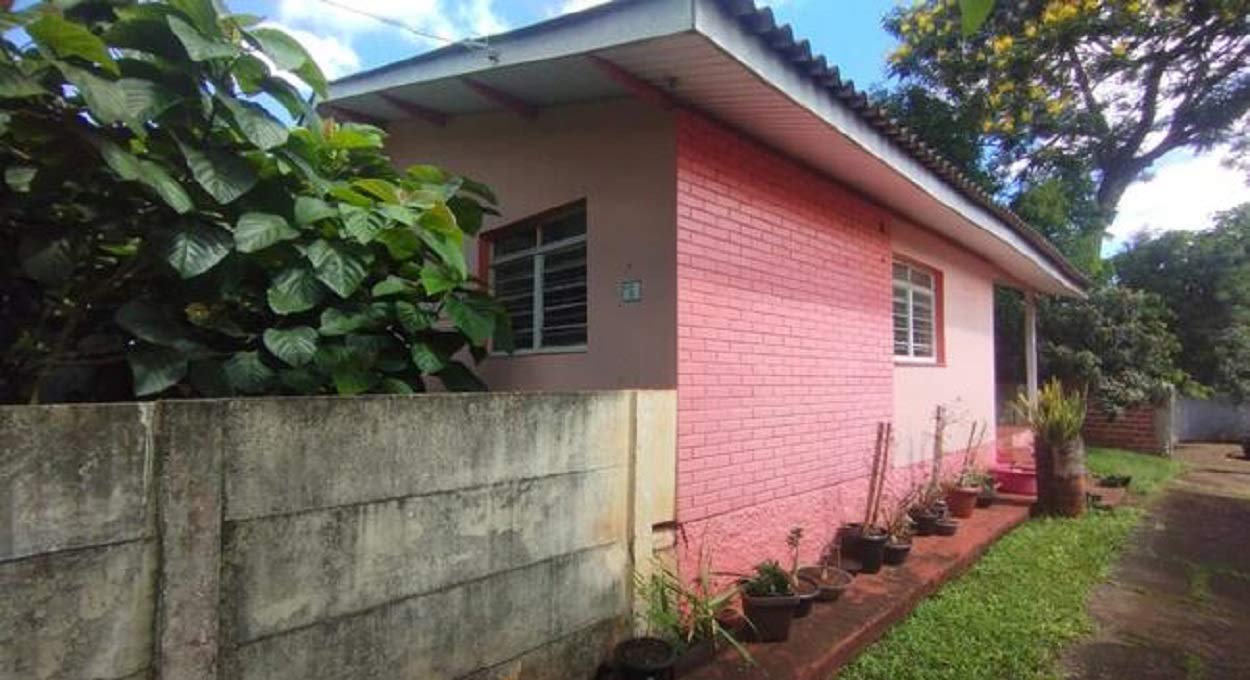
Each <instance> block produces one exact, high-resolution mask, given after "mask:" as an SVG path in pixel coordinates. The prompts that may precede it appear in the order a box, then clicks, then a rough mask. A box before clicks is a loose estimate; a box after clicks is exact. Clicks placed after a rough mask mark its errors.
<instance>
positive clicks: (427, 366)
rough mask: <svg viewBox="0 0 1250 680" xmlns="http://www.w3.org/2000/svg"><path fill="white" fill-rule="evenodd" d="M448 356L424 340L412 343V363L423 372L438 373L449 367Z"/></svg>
mask: <svg viewBox="0 0 1250 680" xmlns="http://www.w3.org/2000/svg"><path fill="white" fill-rule="evenodd" d="M447 361H448V358H447V357H445V356H443V355H442V354H441V353H439V351H438V350H436V349H435V348H434V347H432V346H430V345H428V344H426V343H424V342H414V343H412V363H413V365H414V366H416V367H417V370H419V371H421V372H422V373H426V374H431V373H438V372H439V371H441V370H443V369H444V368H446V367H447Z"/></svg>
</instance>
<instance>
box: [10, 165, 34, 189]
mask: <svg viewBox="0 0 1250 680" xmlns="http://www.w3.org/2000/svg"><path fill="white" fill-rule="evenodd" d="M38 174H39V168H36V167H34V166H30V165H10V166H9V167H7V168H5V169H4V184H5V186H7V187H9V189H11V190H13V191H15V192H17V193H19V194H24V193H28V192H30V183H31V182H33V181H35V175H38Z"/></svg>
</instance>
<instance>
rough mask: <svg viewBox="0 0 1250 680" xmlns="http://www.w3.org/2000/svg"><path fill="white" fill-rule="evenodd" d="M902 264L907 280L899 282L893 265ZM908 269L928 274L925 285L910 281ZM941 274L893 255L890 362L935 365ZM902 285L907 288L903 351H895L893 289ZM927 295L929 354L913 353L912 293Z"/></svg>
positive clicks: (914, 340) (914, 317)
mask: <svg viewBox="0 0 1250 680" xmlns="http://www.w3.org/2000/svg"><path fill="white" fill-rule="evenodd" d="M895 267H904V268H905V269H906V270H907V280H906V281H900V280H898V279H897V278H895V277H894V268H895ZM912 272H920V273H922V274H925V275H926V276H928V277H929V286H928V287H925V286H922V285H920V284H917V283H915V282H913V281H912ZM940 280H941V273H940V272H938V271H937V270H936V269H934V268H932V267H926V266H924V265H920V264H916V263H914V262H910V261H908V260H904V259H901V258H894V260H893V262H892V266H891V267H890V284H891V285H890V352H891V354H893V355H894V361H895V362H896V363H900V364H937V363H938V362H939V357H940V355H941V343H942V340H941V337H942V329H941V328H939V323H940V322H941V315H940V314H939V313H938V309H939V306H940V305H941V301H940V300H939V299H938V298H939V296H941V294H942V286H941V284H940ZM898 288H903V289H905V290H906V291H907V353H906V354H899V353H898V349H897V348H896V347H895V344H896V340H895V339H894V291H895V290H897V289H898ZM917 291H919V292H920V293H922V294H927V295H928V296H929V300H930V302H929V310H930V314H932V317H931V318H930V319H929V327H930V328H932V329H933V330H932V337H931V338H930V342H929V344H930V350H931V352H932V353H931V354H930V355H929V356H924V355H917V354H916V292H917Z"/></svg>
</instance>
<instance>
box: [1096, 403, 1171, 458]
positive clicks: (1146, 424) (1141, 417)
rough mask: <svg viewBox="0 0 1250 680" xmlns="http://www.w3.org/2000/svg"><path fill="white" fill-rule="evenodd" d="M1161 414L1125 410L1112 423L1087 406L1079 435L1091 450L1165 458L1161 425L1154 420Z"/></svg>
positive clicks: (1145, 408) (1153, 409)
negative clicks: (1154, 455)
mask: <svg viewBox="0 0 1250 680" xmlns="http://www.w3.org/2000/svg"><path fill="white" fill-rule="evenodd" d="M1165 413H1166V411H1163V410H1161V409H1159V408H1156V407H1155V406H1150V405H1146V406H1139V407H1137V408H1131V409H1126V410H1125V411H1124V412H1123V413H1121V414H1120V415H1119V417H1117V418H1116V419H1115V420H1112V419H1111V418H1110V417H1109V416H1108V415H1107V413H1106V412H1105V411H1103V410H1102V408H1100V407H1099V405H1098V404H1097V403H1091V404H1090V405H1089V411H1088V412H1087V414H1086V416H1085V429H1084V430H1082V432H1081V434H1082V435H1083V436H1084V437H1085V443H1086V444H1089V445H1092V446H1109V447H1113V448H1117V449H1128V450H1130V451H1142V452H1144V453H1160V454H1165V453H1168V449H1169V446H1168V442H1167V441H1166V439H1167V437H1166V435H1161V434H1160V433H1161V430H1160V425H1161V423H1158V422H1156V418H1161V417H1164V414H1165Z"/></svg>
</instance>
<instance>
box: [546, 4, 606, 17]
mask: <svg viewBox="0 0 1250 680" xmlns="http://www.w3.org/2000/svg"><path fill="white" fill-rule="evenodd" d="M610 1H611V0H564V2H562V3H560V4H559V5H556V6H555V7H552V8H551V9H550V10H548V12H547V15H548V16H553V17H554V16H559V15H561V14H572V13H573V12H580V11H582V10H584V9H590V8H591V7H597V6H599V5H604V4H607V3H608V2H610Z"/></svg>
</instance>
